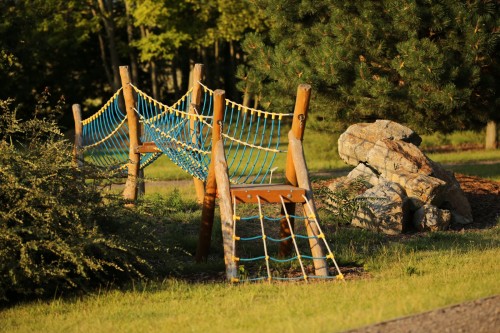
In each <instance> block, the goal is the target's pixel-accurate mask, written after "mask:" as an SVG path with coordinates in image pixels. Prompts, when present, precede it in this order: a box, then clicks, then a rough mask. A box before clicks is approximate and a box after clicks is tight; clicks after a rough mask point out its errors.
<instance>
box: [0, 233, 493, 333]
mask: <svg viewBox="0 0 500 333" xmlns="http://www.w3.org/2000/svg"><path fill="white" fill-rule="evenodd" d="M351 236H353V235H351ZM368 236H369V235H368ZM369 238H370V236H369V237H368V239H369ZM373 240H375V239H373ZM499 241H500V239H499V229H498V227H497V228H495V229H492V230H487V231H481V232H466V233H465V234H445V233H437V234H434V235H428V236H424V237H417V238H413V239H410V240H408V241H399V242H387V241H385V242H382V243H380V244H379V245H378V246H376V247H375V248H372V250H371V253H359V255H360V256H361V257H362V258H363V261H364V262H365V267H366V269H368V272H369V275H368V276H365V277H363V278H357V279H354V280H348V281H346V282H345V283H344V282H316V283H310V284H304V283H274V284H270V285H269V284H267V283H262V284H240V285H227V284H221V283H215V284H188V283H185V282H182V281H179V280H166V281H164V282H162V283H153V284H147V285H144V284H139V285H136V286H135V287H133V288H132V289H131V290H128V291H116V290H115V291H102V292H99V293H96V294H94V295H91V296H85V297H82V298H75V299H71V300H60V299H56V300H53V301H49V302H41V301H40V302H34V303H31V304H24V305H19V306H16V307H13V308H10V309H6V310H3V311H2V312H0V321H1V322H2V331H4V332H33V331H41V332H96V331H98V332H118V331H119V332H138V331H140V332H157V331H165V332H191V331H195V332H255V331H259V332H280V331H287V332H337V331H341V330H345V329H349V328H353V327H359V326H363V325H367V324H370V323H374V322H379V321H382V320H387V319H391V318H395V317H399V316H405V315H409V314H414V313H419V312H422V311H426V310H430V309H434V308H438V307H442V306H447V305H450V304H455V303H459V302H462V301H465V300H471V299H477V298H481V297H486V296H490V295H495V294H498V293H500V285H499V284H498V278H499V276H500V269H499V267H498V265H497V258H498V256H499V255H500V250H499V246H498V245H499ZM375 244H376V242H374V243H373V244H372V246H374V245H375ZM355 251H356V250H355Z"/></svg>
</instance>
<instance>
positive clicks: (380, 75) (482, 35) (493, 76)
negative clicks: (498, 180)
mask: <svg viewBox="0 0 500 333" xmlns="http://www.w3.org/2000/svg"><path fill="white" fill-rule="evenodd" d="M256 3H257V4H258V5H259V6H260V8H261V9H262V10H263V11H264V12H265V14H266V17H267V20H268V21H269V22H270V23H269V30H268V32H267V33H266V34H252V35H250V36H248V37H247V38H246V39H245V41H244V43H243V48H244V50H245V51H246V52H247V53H248V54H249V67H250V71H249V73H248V76H249V77H251V78H252V80H253V81H254V82H255V85H256V87H257V88H256V89H257V90H258V93H260V94H261V95H262V99H263V103H265V104H267V105H269V107H274V108H287V109H289V108H291V103H293V97H292V96H293V94H294V93H295V89H296V86H297V84H299V83H304V82H305V83H309V84H311V85H312V86H313V89H314V90H313V91H314V92H315V94H314V97H313V101H312V110H313V115H314V116H315V119H316V120H318V121H316V122H315V124H316V125H319V126H321V127H323V128H327V129H336V128H338V127H343V126H345V125H342V123H344V124H345V123H352V122H357V121H363V120H370V119H374V118H387V119H392V120H395V121H399V122H403V123H407V124H409V125H410V126H412V127H414V128H416V129H419V130H420V131H423V132H431V131H436V130H440V131H443V132H448V131H451V130H457V129H463V128H469V127H471V126H473V125H477V124H484V123H485V121H486V119H488V118H492V117H494V116H495V115H496V114H497V113H495V110H496V109H497V108H498V106H499V105H500V103H499V95H498V94H499V92H498V87H499V76H498V73H499V64H498V58H499V56H500V53H499V34H498V22H499V19H498V17H499V15H498V13H499V5H498V4H497V3H496V2H494V1H490V0H477V1H451V0H449V1H447V0H439V1H437V0H426V1H412V0H383V1H352V2H345V1H331V0H319V1H316V0H315V1H312V0H292V1H288V0H258V1H256ZM325 120H326V121H325Z"/></svg>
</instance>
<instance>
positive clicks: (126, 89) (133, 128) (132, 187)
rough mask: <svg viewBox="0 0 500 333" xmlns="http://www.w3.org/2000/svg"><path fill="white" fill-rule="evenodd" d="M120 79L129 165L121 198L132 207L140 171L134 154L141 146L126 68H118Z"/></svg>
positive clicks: (137, 156)
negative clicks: (124, 110)
mask: <svg viewBox="0 0 500 333" xmlns="http://www.w3.org/2000/svg"><path fill="white" fill-rule="evenodd" d="M120 77H121V81H122V87H123V98H124V100H125V109H126V111H127V119H128V130H129V140H130V147H129V163H128V176H127V181H126V183H125V189H124V190H123V197H124V198H125V200H127V201H129V205H131V206H134V205H135V201H136V200H137V183H138V177H139V169H140V154H138V153H137V152H136V149H137V147H138V146H139V145H140V144H141V142H140V138H141V133H140V131H141V129H140V126H139V118H138V117H137V114H136V113H135V110H134V108H135V106H136V101H135V96H134V92H133V89H132V87H131V86H130V74H129V70H128V66H120Z"/></svg>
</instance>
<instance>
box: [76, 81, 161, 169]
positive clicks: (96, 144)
mask: <svg viewBox="0 0 500 333" xmlns="http://www.w3.org/2000/svg"><path fill="white" fill-rule="evenodd" d="M121 91H122V89H121V88H120V89H119V90H118V91H117V92H116V93H115V94H114V95H113V96H112V97H111V98H110V99H109V100H108V101H107V102H106V103H105V104H104V106H103V107H102V108H101V109H100V110H99V111H98V112H96V113H95V114H94V115H92V116H90V117H89V118H87V119H85V120H83V121H82V127H83V131H82V137H83V145H82V150H83V153H84V154H85V158H86V160H87V161H89V162H90V163H92V164H94V165H97V166H100V167H107V168H112V169H125V167H126V165H127V163H128V161H129V146H130V140H129V130H128V125H127V114H126V113H125V112H123V111H122V109H121V108H120V98H121ZM159 156H160V154H158V153H147V154H143V155H141V168H144V167H146V166H147V165H149V164H150V163H152V162H153V161H154V160H155V159H156V158H158V157H159Z"/></svg>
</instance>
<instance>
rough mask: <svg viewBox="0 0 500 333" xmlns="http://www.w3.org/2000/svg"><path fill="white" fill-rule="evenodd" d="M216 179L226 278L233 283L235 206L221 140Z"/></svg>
mask: <svg viewBox="0 0 500 333" xmlns="http://www.w3.org/2000/svg"><path fill="white" fill-rule="evenodd" d="M212 158H213V159H214V164H215V179H216V181H217V193H218V194H219V202H220V223H221V231H222V245H223V248H224V263H225V265H226V278H227V280H228V281H230V282H232V281H234V279H236V272H237V265H236V262H235V261H234V258H233V253H234V251H233V246H234V241H233V228H234V220H233V215H234V214H233V205H232V199H231V187H230V185H229V175H228V171H227V161H226V156H225V153H224V141H223V140H219V141H217V143H216V144H215V149H214V155H213V156H212Z"/></svg>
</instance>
